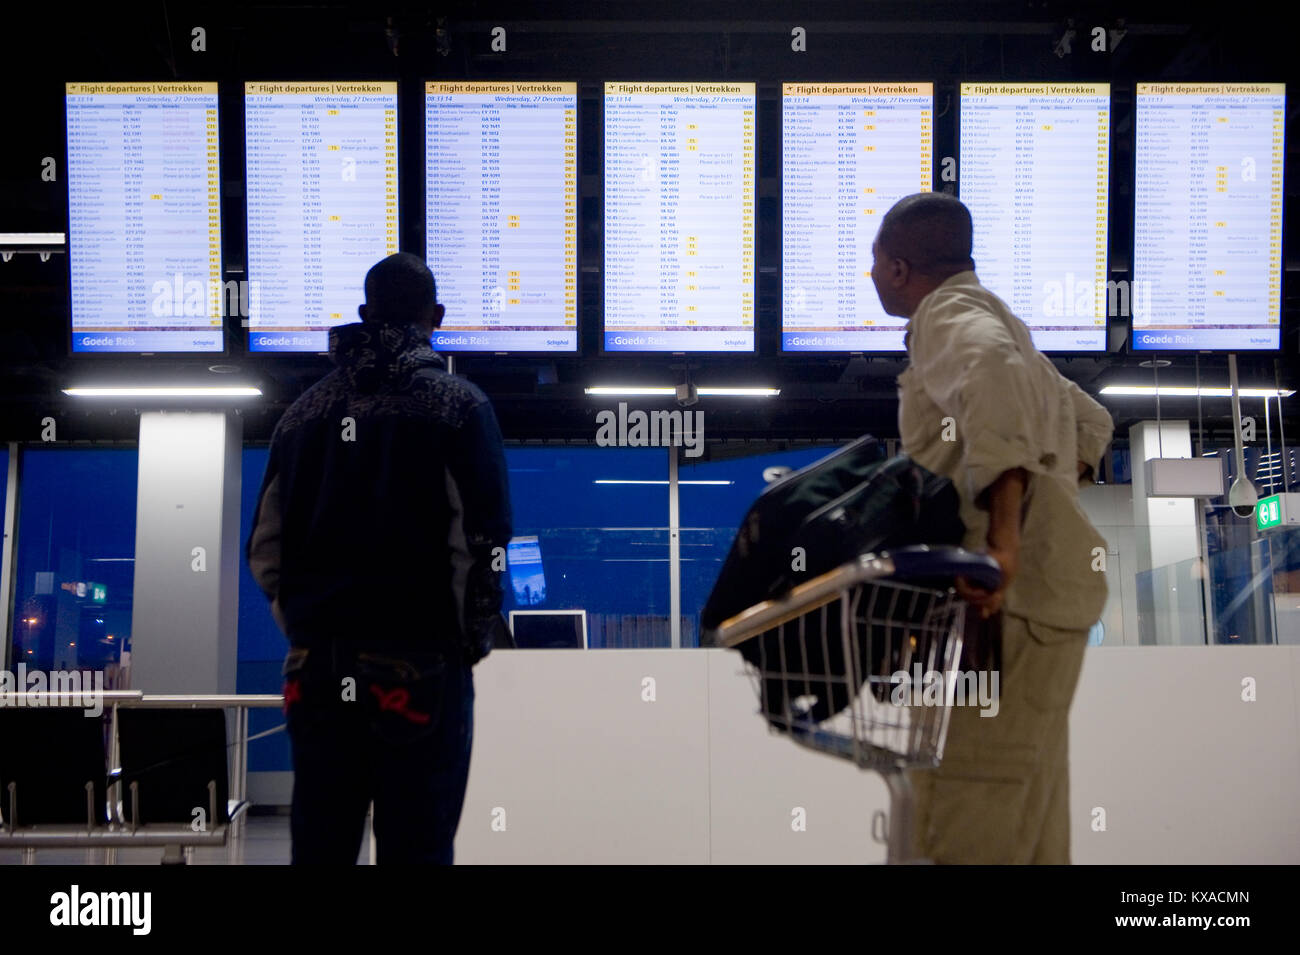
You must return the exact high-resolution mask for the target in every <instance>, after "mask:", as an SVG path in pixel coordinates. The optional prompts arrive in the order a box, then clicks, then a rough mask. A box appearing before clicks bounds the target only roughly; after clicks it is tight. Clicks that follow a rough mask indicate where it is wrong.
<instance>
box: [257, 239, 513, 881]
mask: <svg viewBox="0 0 1300 955" xmlns="http://www.w3.org/2000/svg"><path fill="white" fill-rule="evenodd" d="M365 294H366V304H365V305H362V306H361V307H360V308H359V309H358V312H359V313H360V315H361V319H362V320H361V322H360V323H359V324H351V325H342V326H339V327H337V328H334V329H332V330H331V332H330V356H331V357H332V358H333V360H334V362H335V364H336V365H338V367H337V368H336V369H335V370H334V371H333V372H331V373H330V374H328V375H326V376H325V378H323V379H322V380H321V381H319V382H317V383H316V384H315V385H314V386H312V387H311V388H310V389H308V390H307V391H306V392H305V393H304V394H303V395H302V397H300V398H299V399H298V400H297V401H295V402H294V403H293V405H292V406H291V407H290V408H289V410H288V411H286V412H285V414H284V417H283V418H281V419H280V423H279V424H278V425H277V426H276V429H275V433H274V434H273V436H272V438H271V452H270V459H269V460H268V462H267V468H266V476H265V477H264V478H263V481H262V489H261V494H260V496H259V500H258V505H257V511H256V524H255V527H254V529H253V533H252V535H251V536H250V537H249V540H248V547H247V556H248V563H249V569H250V570H251V571H252V573H253V577H254V578H255V579H256V580H257V583H258V585H259V586H260V587H261V588H262V590H263V591H264V592H265V594H266V596H267V597H268V598H269V599H270V600H271V610H272V614H273V615H274V616H275V619H276V622H277V623H278V624H279V625H280V627H281V628H282V629H283V630H284V632H285V634H286V635H287V636H288V638H289V644H290V651H289V655H288V657H287V659H286V660H285V667H284V673H285V685H284V695H285V711H286V714H287V717H288V725H289V736H290V740H291V742H292V745H293V762H294V791H293V810H292V822H291V825H292V833H293V861H294V863H295V864H298V863H320V862H333V863H346V864H351V863H354V862H355V861H356V858H357V855H358V852H359V851H360V847H361V838H362V834H363V830H364V826H365V817H366V811H367V807H368V806H369V805H370V803H371V802H372V801H373V803H374V825H375V835H376V841H377V843H378V849H379V861H381V862H390V861H396V862H430V863H443V864H450V862H451V861H452V840H453V837H454V836H455V834H456V828H457V826H458V824H459V822H460V813H461V806H462V804H463V802H464V797H465V784H466V780H467V777H468V773H469V756H470V747H471V744H472V739H473V710H474V684H473V677H472V675H471V669H470V668H471V667H472V666H473V665H474V664H475V663H477V662H478V661H479V660H480V659H482V658H483V657H484V656H486V655H487V653H488V652H489V651H490V650H491V648H492V646H493V645H494V643H498V642H502V641H503V640H504V639H506V638H504V636H503V633H504V630H505V625H504V623H503V621H502V619H501V614H500V609H501V583H500V577H499V573H500V571H501V570H503V569H504V568H505V550H504V548H505V546H506V544H507V543H508V542H509V540H510V533H511V528H510V503H509V492H508V487H507V479H506V466H505V456H504V453H503V450H502V443H501V432H500V429H499V428H498V426H497V421H496V417H495V415H494V414H493V412H492V406H491V405H490V404H489V403H488V400H487V398H486V396H484V394H483V393H482V392H481V391H480V390H479V389H478V388H476V387H475V386H474V385H472V384H470V383H469V382H468V381H465V380H464V379H462V378H457V377H455V376H453V375H450V374H448V372H447V370H446V366H445V364H444V362H443V360H442V358H440V357H439V356H438V355H437V353H435V352H434V351H433V349H432V348H431V347H430V344H429V340H430V337H431V336H432V334H433V330H434V329H435V328H437V327H438V326H439V324H441V322H442V316H443V306H442V305H439V304H437V296H436V288H435V285H434V279H433V275H432V274H431V273H430V271H429V269H428V267H427V266H426V265H425V264H424V262H423V260H421V259H420V258H419V257H417V256H414V255H409V254H405V253H399V254H397V255H392V256H389V257H388V258H386V259H384V260H383V261H382V262H380V263H379V264H377V265H376V266H375V267H374V268H372V269H371V270H370V272H369V273H368V274H367V275H366V282H365Z"/></svg>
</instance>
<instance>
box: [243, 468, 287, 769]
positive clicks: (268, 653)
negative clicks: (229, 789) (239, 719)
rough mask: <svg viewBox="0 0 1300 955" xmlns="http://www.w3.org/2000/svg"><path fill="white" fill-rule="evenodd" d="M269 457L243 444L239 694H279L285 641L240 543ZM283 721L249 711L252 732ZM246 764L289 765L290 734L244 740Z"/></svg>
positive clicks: (248, 527)
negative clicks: (246, 745)
mask: <svg viewBox="0 0 1300 955" xmlns="http://www.w3.org/2000/svg"><path fill="white" fill-rule="evenodd" d="M269 456H270V451H269V449H267V448H245V449H244V453H243V456H242V461H241V465H240V470H241V480H242V482H243V483H242V486H241V487H240V495H239V548H240V550H239V554H240V557H239V651H238V653H239V662H238V665H237V667H236V669H235V689H236V692H238V693H279V692H280V690H281V688H282V686H283V680H282V679H281V676H280V670H281V667H282V666H283V665H284V655H285V653H286V652H287V650H288V647H289V643H288V641H287V640H286V639H285V636H284V634H283V633H281V632H280V627H279V626H278V625H277V624H276V622H275V620H274V618H272V616H271V605H270V603H269V602H268V601H267V599H266V597H265V595H263V593H262V591H261V589H260V588H259V587H258V586H257V581H255V580H253V575H252V574H251V573H250V572H249V570H248V561H246V560H245V559H244V556H243V554H244V550H243V548H244V542H245V541H247V540H248V535H249V534H251V533H252V532H253V519H254V517H255V516H256V514H255V513H254V512H255V510H256V508H257V495H258V492H259V491H260V490H261V489H262V475H263V474H264V473H265V471H266V461H267V458H268V457H269ZM283 722H284V714H283V713H281V712H280V711H279V710H265V709H256V710H249V711H248V732H249V735H251V736H256V735H257V734H258V733H261V732H264V731H266V730H269V729H273V728H274V727H276V726H279V725H280V724H281V723H283ZM248 768H249V770H250V771H251V772H264V771H276V770H280V771H287V770H290V769H292V768H293V761H292V759H291V757H290V754H289V737H288V736H287V735H286V734H284V733H273V734H271V735H269V736H264V737H262V738H261V739H257V740H254V741H253V742H251V743H249V744H248Z"/></svg>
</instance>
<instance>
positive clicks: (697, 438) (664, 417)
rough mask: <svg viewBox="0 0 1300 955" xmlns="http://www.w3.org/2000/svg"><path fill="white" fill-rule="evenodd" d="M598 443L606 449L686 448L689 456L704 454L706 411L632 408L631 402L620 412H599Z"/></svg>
mask: <svg viewBox="0 0 1300 955" xmlns="http://www.w3.org/2000/svg"><path fill="white" fill-rule="evenodd" d="M596 424H597V425H599V427H598V428H597V430H596V444H597V445H599V446H600V447H602V448H682V447H684V448H685V449H686V451H685V454H686V456H687V457H688V458H698V457H699V456H700V455H701V454H703V453H704V412H703V411H681V410H675V411H632V412H629V411H628V410H627V402H626V401H620V402H619V403H618V411H617V412H614V411H613V410H611V409H608V408H607V409H605V410H604V411H601V412H598V413H597V415H596Z"/></svg>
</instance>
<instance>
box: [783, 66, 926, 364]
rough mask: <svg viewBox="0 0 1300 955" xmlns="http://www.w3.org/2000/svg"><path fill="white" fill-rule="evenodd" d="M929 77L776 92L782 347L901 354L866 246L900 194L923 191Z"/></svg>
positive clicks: (900, 321) (901, 322) (790, 86)
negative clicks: (778, 108)
mask: <svg viewBox="0 0 1300 955" xmlns="http://www.w3.org/2000/svg"><path fill="white" fill-rule="evenodd" d="M933 100H934V96H933V86H932V84H930V83H786V84H784V85H783V87H782V96H781V181H782V185H781V211H782V265H781V273H782V295H781V298H782V311H781V314H782V319H781V347H782V349H783V350H785V351H811V352H817V351H864V352H865V351H901V350H902V349H903V330H904V327H905V326H906V325H907V319H905V318H895V317H893V316H891V315H886V314H885V310H884V309H883V308H882V307H881V305H880V298H879V296H877V294H876V287H875V285H874V284H873V283H872V281H871V263H872V253H871V245H872V242H873V241H874V240H875V237H876V231H877V229H879V228H880V220H881V219H882V218H883V217H884V214H885V213H886V212H888V211H889V207H890V206H892V205H893V204H894V203H895V202H897V201H898V200H899V199H901V198H903V197H904V196H908V195H911V194H912V193H916V192H926V191H929V189H930V184H931V180H932V176H933V167H932V163H931V150H932V148H933V142H934V140H933V131H932V130H933V114H932V110H933V106H934V104H933Z"/></svg>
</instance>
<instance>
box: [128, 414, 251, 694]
mask: <svg viewBox="0 0 1300 955" xmlns="http://www.w3.org/2000/svg"><path fill="white" fill-rule="evenodd" d="M241 437H242V422H241V419H240V418H239V416H238V415H236V414H233V413H227V412H219V411H218V412H197V411H194V412H191V411H175V412H166V411H149V412H145V413H144V414H142V415H141V416H140V459H139V460H140V465H139V467H140V470H139V484H138V491H137V504H136V529H135V533H136V538H135V595H134V611H133V619H132V636H131V643H132V647H131V687H132V689H137V690H144V691H145V692H146V693H209V694H211V693H234V692H235V663H236V647H237V638H236V627H237V620H238V608H239V589H238V588H239V561H240V560H241V559H242V557H241V548H240V540H239V495H240V484H241V472H240V447H241Z"/></svg>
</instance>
